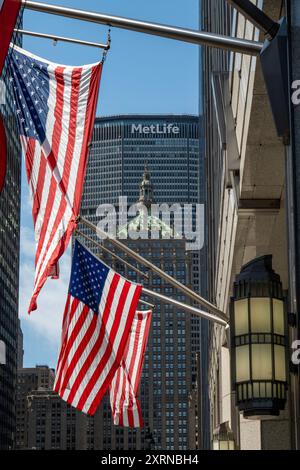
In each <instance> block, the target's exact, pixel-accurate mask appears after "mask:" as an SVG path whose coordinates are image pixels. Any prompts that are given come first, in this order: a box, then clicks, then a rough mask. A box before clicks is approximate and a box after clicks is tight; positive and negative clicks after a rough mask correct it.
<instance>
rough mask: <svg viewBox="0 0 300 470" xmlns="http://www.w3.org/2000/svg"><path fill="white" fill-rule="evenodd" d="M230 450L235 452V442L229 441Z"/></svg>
mask: <svg viewBox="0 0 300 470" xmlns="http://www.w3.org/2000/svg"><path fill="white" fill-rule="evenodd" d="M229 450H235V445H234V441H229Z"/></svg>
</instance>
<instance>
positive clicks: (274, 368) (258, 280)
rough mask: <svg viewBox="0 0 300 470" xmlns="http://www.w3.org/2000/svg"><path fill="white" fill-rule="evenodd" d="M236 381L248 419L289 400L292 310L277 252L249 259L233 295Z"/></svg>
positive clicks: (273, 410) (238, 399)
mask: <svg viewBox="0 0 300 470" xmlns="http://www.w3.org/2000/svg"><path fill="white" fill-rule="evenodd" d="M231 348H232V350H231V360H232V382H233V389H234V390H235V391H236V403H237V406H238V409H239V411H242V412H243V414H244V417H245V418H250V417H252V418H254V417H262V416H264V415H274V416H278V415H279V412H280V410H283V409H284V407H285V403H286V400H287V315H286V308H285V299H284V296H283V291H282V283H281V280H280V277H279V275H278V274H276V273H275V272H274V271H273V269H272V256H271V255H268V256H262V257H260V258H257V259H255V260H253V261H251V262H250V263H248V264H246V265H245V266H244V267H243V268H242V270H241V273H240V274H239V275H238V276H237V277H236V281H235V283H234V296H233V297H232V299H231Z"/></svg>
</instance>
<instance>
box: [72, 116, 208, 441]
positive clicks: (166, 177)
mask: <svg viewBox="0 0 300 470" xmlns="http://www.w3.org/2000/svg"><path fill="white" fill-rule="evenodd" d="M202 149H203V140H202V132H201V122H200V120H199V117H197V116H172V115H171V116H170V115H163V116H161V115H160V116H136V115H132V116H115V117H108V118H97V119H96V123H95V129H94V136H93V141H92V145H91V151H90V159H89V165H88V169H87V175H86V184H85V190H84V195H83V202H82V207H81V213H82V215H83V216H84V217H86V218H88V219H89V220H90V221H91V222H93V223H94V224H97V222H98V221H99V217H98V216H97V215H96V211H97V207H98V206H99V205H100V204H117V203H118V198H119V197H120V196H127V198H128V205H131V204H133V203H136V202H137V200H138V188H139V184H140V180H141V175H142V174H143V171H144V167H145V164H147V163H148V166H149V168H150V170H151V180H152V181H153V182H154V186H155V202H156V203H157V204H168V205H172V204H181V205H183V204H197V203H204V199H205V184H204V161H203V151H202ZM85 233H88V235H90V236H94V235H93V234H92V233H91V232H90V231H89V230H87V229H85ZM164 242H165V243H166V241H164ZM176 242H177V243H178V241H175V240H172V243H173V244H174V246H175V245H176ZM155 243H156V245H157V243H160V241H156V242H153V243H152V244H151V241H149V253H150V255H149V253H146V252H145V253H144V254H145V256H146V257H148V258H149V256H150V257H151V260H152V261H154V262H156V263H157V264H160V263H161V262H162V260H161V256H160V255H158V251H159V250H160V247H158V246H156V248H154V247H155ZM169 244H170V242H169ZM179 245H180V243H179ZM183 245H185V244H184V243H183ZM90 247H91V248H92V245H90ZM133 248H134V249H137V246H136V247H133ZM165 248H166V247H163V248H162V250H164V249H165ZM176 248H178V249H179V252H180V253H182V257H183V259H182V260H181V261H180V262H181V263H183V264H185V261H184V259H185V256H186V255H185V253H184V248H183V247H182V246H181V247H180V248H179V247H177V246H176ZM139 249H140V247H139ZM145 249H146V247H145V246H144V247H143V250H145ZM155 250H157V252H156V251H155ZM168 250H169V251H168ZM180 250H181V251H180ZM152 251H153V253H152ZM169 255H170V256H171V257H172V256H173V248H172V247H170V246H169V247H168V249H166V253H165V254H164V256H166V257H168V256H169ZM178 256H179V258H180V257H181V255H178ZM200 258H201V251H200V250H198V251H193V252H192V254H191V255H190V263H191V270H190V273H189V275H188V274H187V272H185V268H186V267H185V266H184V268H183V270H182V269H181V271H182V273H183V274H182V275H183V279H181V280H182V281H183V282H184V283H185V282H187V277H186V276H188V282H189V283H190V286H192V287H193V289H194V290H196V291H198V292H199V291H200V290H201V289H202V288H203V283H204V282H203V281H204V279H205V275H204V274H203V266H202V265H201V263H200ZM178 262H179V260H178ZM173 264H174V263H173V262H172V260H170V262H169V265H170V266H169V268H167V267H166V268H167V269H168V270H171V271H172V273H173V275H174V276H175V277H176V276H178V272H177V271H178V269H179V268H178V267H176V266H175V265H173ZM179 264H180V263H179ZM119 267H120V268H121V265H120V266H118V268H119ZM173 269H174V271H173ZM176 270H177V271H176ZM179 271H180V269H179ZM128 275H130V276H131V275H132V276H133V278H134V275H135V274H134V272H130V273H128ZM158 281H159V280H156V279H155V280H154V282H155V283H157V284H156V287H158V288H160V287H159V285H158ZM170 293H171V295H175V293H174V292H173V289H171V290H170ZM176 295H177V294H176ZM167 308H168V307H166V309H167ZM172 312H173V310H172ZM172 312H171V313H170V315H171V316H172ZM154 321H155V320H154ZM201 326H202V325H201V321H200V320H199V319H194V318H191V319H190V322H189V328H190V329H191V331H190V333H191V335H192V336H193V341H192V342H191V343H190V347H191V351H189V354H190V355H192V356H194V357H195V355H196V352H198V351H200V349H201V340H200V338H201ZM170 331H171V330H170ZM154 341H157V342H159V341H160V339H159V338H155V339H154ZM158 346H159V344H158V345H157V346H156V345H155V347H158ZM176 367H177V364H176ZM175 369H176V368H175ZM163 372H164V371H163ZM151 373H152V372H151ZM155 373H156V374H159V371H157V372H155ZM168 373H169V371H168ZM196 373H197V371H196V361H191V372H189V376H190V382H189V383H190V384H191V381H192V380H195V377H196ZM162 376H164V373H163V374H162ZM163 380H165V377H163ZM158 382H159V380H158ZM170 383H171V381H170ZM176 386H177V385H176ZM156 393H158V392H156ZM187 393H188V392H187ZM157 401H158V402H160V406H162V402H161V398H157ZM168 406H171V404H168ZM181 406H188V398H187V399H186V400H185V404H183V405H181ZM103 407H104V413H105V414H107V415H109V405H108V403H105V402H104V405H103ZM165 412H166V413H167V414H168V417H170V416H171V415H172V416H173V414H174V411H173V410H172V409H169V410H167V411H166V410H163V411H161V410H156V411H155V413H156V414H157V416H158V420H161V419H162V418H163V419H166V420H167V421H168V422H169V425H170V428H171V429H172V424H170V423H172V422H174V419H173V420H172V419H170V420H168V419H167V415H166V414H165ZM149 413H150V415H151V426H150V428H152V427H153V413H154V411H153V410H152V411H151V412H149ZM180 413H181V415H182V416H181V417H182V418H183V419H180V421H186V423H185V425H186V426H187V418H186V415H184V417H183V414H184V413H187V410H180ZM176 419H178V416H177V418H176ZM108 421H110V420H108ZM108 421H107V426H108V428H107V431H106V433H105V436H104V439H108V441H107V443H104V446H105V445H107V448H109V445H115V446H120V448H122V445H125V446H128V445H131V448H134V447H132V446H134V445H136V444H135V443H136V442H137V441H136V437H133V436H131V435H128V431H125V433H124V434H123V431H122V430H117V433H118V436H115V437H114V435H113V434H114V433H113V432H112V426H111V423H110V422H108ZM175 422H176V420H175ZM177 425H178V423H177ZM175 426H176V424H175ZM166 427H167V425H166ZM156 428H157V425H156ZM157 429H158V428H157ZM150 431H152V429H150ZM121 432H122V436H121V435H119V434H121ZM110 434H112V435H113V437H112V438H110ZM148 434H149V433H148ZM144 437H145V436H144ZM144 437H143V435H141V437H137V440H138V442H139V443H138V444H137V445H138V446H139V447H138V448H141V447H143V446H144V445H146V444H145V441H144V440H143V439H144ZM166 439H168V440H170V441H168V443H167V442H166ZM187 439H188V436H185V438H184V439H180V443H179V440H178V439H177V438H175V441H174V434H173V436H172V435H170V436H169V435H168V436H167V435H166V431H165V430H159V431H158V435H157V438H155V437H154V441H155V442H156V444H155V445H156V446H157V448H164V445H166V446H168V447H170V448H172V447H174V445H175V446H180V447H182V448H187ZM150 440H151V439H150ZM130 441H132V443H130ZM133 441H134V442H133ZM148 441H149V435H148ZM122 442H123V443H122ZM125 448H126V447H125ZM127 448H128V447H127ZM175 448H176V447H175Z"/></svg>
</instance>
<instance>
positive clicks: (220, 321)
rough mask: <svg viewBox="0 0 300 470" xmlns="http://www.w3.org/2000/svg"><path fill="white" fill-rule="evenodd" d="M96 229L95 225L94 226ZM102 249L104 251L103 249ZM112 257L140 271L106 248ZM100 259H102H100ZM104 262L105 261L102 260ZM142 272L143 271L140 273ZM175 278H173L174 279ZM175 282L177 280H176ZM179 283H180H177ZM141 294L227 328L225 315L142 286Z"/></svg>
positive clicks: (142, 302)
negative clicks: (221, 315) (204, 309)
mask: <svg viewBox="0 0 300 470" xmlns="http://www.w3.org/2000/svg"><path fill="white" fill-rule="evenodd" d="M95 229H96V227H95ZM75 235H80V236H82V237H84V238H86V239H87V240H89V241H90V242H91V243H93V244H94V245H95V246H100V247H101V248H103V247H102V245H100V244H99V243H97V242H96V241H95V240H93V239H92V238H91V237H89V236H88V235H85V234H84V233H83V232H81V231H80V230H78V229H77V230H76V232H75ZM114 240H115V239H109V241H110V242H111V243H113V241H114ZM122 245H123V244H122ZM123 246H124V251H125V247H126V245H123ZM105 250H106V248H105ZM105 250H104V251H105ZM107 251H108V252H109V253H110V254H111V255H112V256H113V257H114V258H116V259H118V260H119V261H120V262H122V263H123V264H125V265H127V266H129V267H131V268H133V269H134V270H135V271H137V272H140V271H139V270H138V269H136V268H135V267H133V266H132V265H130V264H129V263H128V262H127V261H125V260H123V259H122V258H120V257H119V256H118V255H116V254H115V253H113V252H111V251H110V250H107ZM94 255H95V256H96V257H97V258H99V259H101V258H100V257H99V255H98V254H95V253H94ZM101 261H102V260H101ZM104 262H105V261H104ZM141 274H143V273H141ZM174 280H175V279H174ZM176 282H177V281H176ZM179 284H180V283H179ZM142 292H143V294H145V295H147V296H148V297H151V298H153V299H156V300H159V301H160V302H164V303H166V304H169V305H173V306H174V307H177V308H179V309H182V310H184V311H185V312H187V313H190V314H192V315H195V316H196V317H200V318H205V319H206V320H209V321H212V322H213V323H217V324H218V325H221V326H224V327H225V328H226V329H228V328H229V319H227V317H225V319H223V318H221V317H220V316H219V315H214V314H212V313H209V312H204V311H203V310H200V309H199V308H196V307H193V306H192V305H188V304H184V303H183V302H179V301H178V300H176V299H172V298H171V297H167V296H165V295H163V294H160V293H159V292H154V291H152V290H150V289H147V288H146V287H144V286H143V290H142ZM139 302H140V303H141V304H143V305H146V306H148V307H150V308H155V306H154V305H152V304H149V303H148V302H146V301H145V300H141V299H140V301H139Z"/></svg>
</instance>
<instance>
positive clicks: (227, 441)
mask: <svg viewBox="0 0 300 470" xmlns="http://www.w3.org/2000/svg"><path fill="white" fill-rule="evenodd" d="M213 450H235V440H234V433H233V431H232V430H231V429H230V426H229V423H228V422H226V423H222V424H220V426H219V427H218V428H217V429H215V431H214V433H213Z"/></svg>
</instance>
